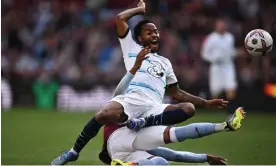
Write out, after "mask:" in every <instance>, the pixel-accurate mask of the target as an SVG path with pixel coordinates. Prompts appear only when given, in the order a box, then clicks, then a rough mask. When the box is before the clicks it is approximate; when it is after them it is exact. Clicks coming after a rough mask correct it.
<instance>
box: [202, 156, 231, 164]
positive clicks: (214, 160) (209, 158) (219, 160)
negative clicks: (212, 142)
mask: <svg viewBox="0 0 276 166" xmlns="http://www.w3.org/2000/svg"><path fill="white" fill-rule="evenodd" d="M226 161H227V160H226V159H225V158H223V157H220V156H213V155H207V162H208V163H209V164H210V165H227V163H226Z"/></svg>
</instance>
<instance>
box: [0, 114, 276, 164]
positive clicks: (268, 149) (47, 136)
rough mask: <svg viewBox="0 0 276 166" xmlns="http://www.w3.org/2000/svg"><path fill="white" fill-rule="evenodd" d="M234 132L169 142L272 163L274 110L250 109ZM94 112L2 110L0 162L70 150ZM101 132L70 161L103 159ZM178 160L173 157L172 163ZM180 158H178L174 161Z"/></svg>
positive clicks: (38, 160)
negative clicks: (256, 110) (271, 112)
mask: <svg viewBox="0 0 276 166" xmlns="http://www.w3.org/2000/svg"><path fill="white" fill-rule="evenodd" d="M247 112H248V115H247V118H246V119H245V121H244V123H243V124H242V128H241V130H239V131H237V132H223V133H218V134H214V135H211V136H208V137H204V138H200V139H196V140H187V141H185V142H182V143H176V144H171V145H169V147H171V148H173V149H175V150H184V151H192V152H199V153H200V152H205V153H211V154H217V155H221V156H224V157H225V158H227V159H228V163H229V164H231V165H234V164H242V165H245V164H259V165H264V164H276V157H275V154H276V153H275V151H276V130H275V127H276V120H275V118H276V114H267V113H266V114H261V113H250V111H247ZM91 116H93V113H61V112H56V111H41V110H35V109H14V110H12V111H10V112H2V164H5V165H6V164H22V165H23V164H24V165H30V164H36V165H47V164H50V162H51V161H52V159H54V158H55V157H57V156H58V155H59V154H60V153H61V152H62V151H63V150H69V149H70V148H71V147H72V145H73V143H74V142H75V139H76V138H77V136H78V134H79V132H80V131H81V130H82V128H83V125H84V124H85V123H86V122H87V121H88V120H89V118H90V117H91ZM224 119H225V114H224V113H222V112H220V111H215V110H210V111H206V110H204V111H203V110H198V111H197V114H196V116H195V117H193V118H192V119H190V120H188V121H187V122H186V123H185V124H188V123H191V122H221V121H223V120H224ZM102 139H103V138H102V132H100V133H99V134H98V136H97V137H96V138H95V139H93V140H91V141H90V142H89V144H88V146H87V147H86V148H85V149H84V150H83V151H82V153H81V156H80V158H79V160H78V161H77V162H75V163H74V164H78V165H81V164H89V165H92V164H102V163H101V162H100V161H99V160H98V153H99V152H100V149H101V146H102ZM173 164H177V163H173ZM178 164H183V163H178Z"/></svg>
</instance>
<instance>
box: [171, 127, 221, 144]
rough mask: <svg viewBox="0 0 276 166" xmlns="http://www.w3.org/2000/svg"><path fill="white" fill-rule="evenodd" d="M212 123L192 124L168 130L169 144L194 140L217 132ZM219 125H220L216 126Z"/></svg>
mask: <svg viewBox="0 0 276 166" xmlns="http://www.w3.org/2000/svg"><path fill="white" fill-rule="evenodd" d="M216 125H217V124H214V123H192V124H189V125H186V126H182V127H174V128H171V130H170V138H171V142H182V141H184V140H186V139H195V138H200V137H204V136H207V135H210V134H213V133H216V132H218V130H216ZM218 125H220V124H218Z"/></svg>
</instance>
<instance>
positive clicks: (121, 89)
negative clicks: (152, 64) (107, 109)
mask: <svg viewBox="0 0 276 166" xmlns="http://www.w3.org/2000/svg"><path fill="white" fill-rule="evenodd" d="M150 51H151V50H150V49H149V48H148V47H145V48H143V49H142V50H141V51H140V52H139V53H138V55H137V58H136V61H135V63H134V65H133V67H132V68H131V69H130V71H129V72H127V73H126V75H125V76H124V77H123V78H122V80H121V81H120V83H119V84H118V86H117V87H116V89H115V91H114V93H113V96H112V97H115V96H118V95H122V94H124V93H125V92H126V90H127V88H128V86H129V84H130V82H131V80H132V79H133V78H134V75H135V74H136V72H137V71H138V70H139V69H140V67H141V65H142V62H143V60H144V59H147V58H148V56H147V54H148V53H150Z"/></svg>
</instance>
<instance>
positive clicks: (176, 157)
mask: <svg viewBox="0 0 276 166" xmlns="http://www.w3.org/2000/svg"><path fill="white" fill-rule="evenodd" d="M144 56H145V55H141V54H139V55H138V57H137V58H136V62H135V64H137V65H138V66H140V65H141V63H142V61H141V60H142V59H144ZM133 71H134V74H136V71H137V70H133ZM132 79H133V75H132V74H131V73H127V74H126V75H125V76H124V77H123V79H122V80H121V82H120V83H119V84H118V86H117V88H116V90H115V92H114V95H113V97H114V96H117V95H121V94H124V93H125V91H126V90H127V88H128V86H129V84H130V82H131V80H132ZM240 111H242V110H241V109H240ZM238 113H240V112H237V115H238ZM242 118H243V117H242V116H236V115H235V117H233V118H232V119H231V121H229V122H228V125H227V123H221V124H210V123H198V124H191V125H188V126H185V128H184V127H183V128H179V129H178V130H179V131H178V132H175V133H178V137H181V135H183V133H187V134H186V137H187V139H188V138H196V135H197V134H198V133H196V130H193V127H198V128H199V131H202V130H203V131H204V132H205V130H206V131H207V133H206V132H205V133H204V132H203V134H206V135H208V132H209V134H212V133H213V132H219V131H223V130H226V129H232V128H233V130H236V129H238V127H239V125H234V124H238V123H240V121H241V120H242ZM234 119H236V120H234ZM229 126H230V127H229ZM232 126H233V127H232ZM120 127H121V126H120V125H117V124H110V125H105V127H104V145H103V149H102V152H101V153H100V154H99V158H100V160H101V161H102V162H103V163H105V164H110V163H111V158H110V156H109V153H108V151H107V141H108V140H109V147H110V146H113V145H110V144H113V143H112V142H113V141H112V139H114V136H112V137H111V138H110V139H109V137H110V136H111V135H112V133H113V132H114V131H116V130H117V129H119V128H120ZM151 128H153V129H151V131H155V132H156V131H158V133H157V134H156V133H155V132H152V133H151V135H150V139H152V138H151V136H154V137H153V140H154V141H156V140H155V139H154V138H158V140H159V141H157V142H160V143H161V144H162V143H163V141H160V139H161V138H162V135H161V136H160V133H161V132H163V129H164V128H165V127H164V126H158V127H151ZM174 129H175V128H174ZM119 130H120V133H117V134H119V135H120V134H123V133H122V131H121V129H119ZM168 130H169V128H168ZM168 130H165V131H164V132H163V133H164V134H165V135H168V133H166V132H168ZM142 131H143V130H142ZM142 131H140V132H142ZM159 131H160V132H159ZM128 132H130V131H129V130H128ZM130 133H131V134H129V135H128V134H126V135H127V136H128V137H122V138H118V139H120V140H121V142H129V144H128V145H129V146H124V147H128V148H126V149H124V148H122V146H121V144H120V143H119V144H118V145H117V142H115V145H114V146H117V147H119V149H116V148H115V151H116V150H118V151H116V153H119V155H117V156H120V157H121V158H123V156H126V155H128V157H130V156H132V157H131V158H129V160H132V159H135V156H136V155H137V154H139V156H138V157H139V160H135V162H129V163H123V162H122V161H121V160H119V159H115V160H114V161H113V162H112V164H113V165H116V164H121V165H124V164H125V165H129V164H131V165H135V164H136V165H138V164H139V165H167V164H168V161H176V162H189V163H205V162H208V163H209V164H215V165H225V164H226V163H225V159H224V158H222V157H219V156H213V155H208V154H195V153H191V152H185V151H174V150H172V149H168V148H163V147H158V148H155V146H158V145H156V143H154V144H152V145H150V146H148V145H149V144H151V143H152V142H147V141H145V142H143V143H146V144H145V145H143V146H144V147H145V146H146V147H147V148H148V149H150V147H152V146H153V148H155V149H152V150H147V151H141V150H140V151H139V152H138V151H137V152H136V151H135V150H134V149H131V148H130V147H135V148H136V146H133V145H135V143H134V144H133V139H132V138H131V137H132V136H133V138H134V137H135V134H134V135H133V132H130ZM131 135H132V136H131ZM124 136H125V135H124ZM129 136H130V137H129ZM198 136H201V134H198ZM142 137H143V135H142V136H141V135H140V136H139V137H137V139H140V138H142ZM115 138H116V140H117V137H116V136H115ZM128 138H130V139H128ZM147 138H148V137H147ZM147 138H143V139H144V140H145V139H147ZM163 138H164V140H166V139H167V140H168V139H169V138H168V137H167V136H166V137H163ZM135 140H136V138H135ZM134 142H135V141H134ZM165 142H169V141H165ZM171 142H172V141H171ZM161 144H160V145H161ZM120 147H121V148H120ZM123 149H124V150H123ZM130 151H131V152H133V153H132V154H131V153H130ZM113 153H114V148H113ZM149 155H152V156H151V157H149ZM126 160H128V159H126Z"/></svg>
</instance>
